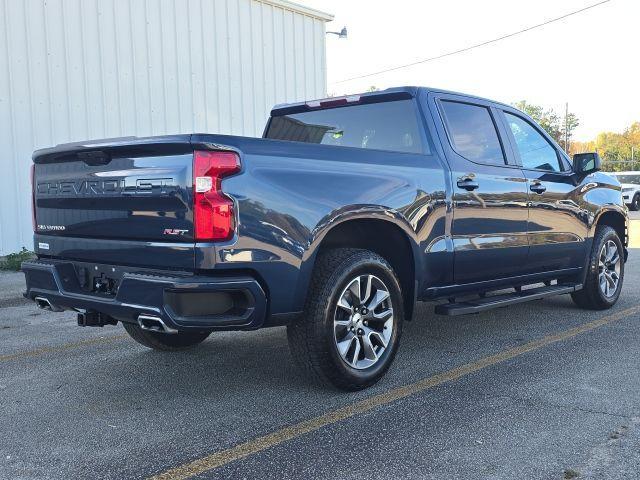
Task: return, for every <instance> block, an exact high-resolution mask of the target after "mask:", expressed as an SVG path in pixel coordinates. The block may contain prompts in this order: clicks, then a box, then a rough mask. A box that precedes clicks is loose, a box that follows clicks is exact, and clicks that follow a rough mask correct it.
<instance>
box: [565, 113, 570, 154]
mask: <svg viewBox="0 0 640 480" xmlns="http://www.w3.org/2000/svg"><path fill="white" fill-rule="evenodd" d="M564 151H565V152H566V154H567V155H569V102H565V104H564Z"/></svg>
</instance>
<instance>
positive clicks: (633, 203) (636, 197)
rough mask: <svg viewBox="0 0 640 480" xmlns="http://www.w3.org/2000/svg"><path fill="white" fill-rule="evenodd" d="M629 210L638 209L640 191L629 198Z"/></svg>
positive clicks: (639, 207)
mask: <svg viewBox="0 0 640 480" xmlns="http://www.w3.org/2000/svg"><path fill="white" fill-rule="evenodd" d="M629 210H632V211H634V212H637V211H638V210H640V193H636V194H635V195H634V196H633V199H632V200H631V205H629Z"/></svg>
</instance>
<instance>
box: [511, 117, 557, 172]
mask: <svg viewBox="0 0 640 480" xmlns="http://www.w3.org/2000/svg"><path fill="white" fill-rule="evenodd" d="M504 114H505V117H506V120H507V124H508V125H509V128H510V129H511V133H512V134H513V137H514V138H515V140H516V148H517V149H518V153H519V154H520V160H521V161H522V167H523V168H526V169H529V170H548V171H550V172H559V171H561V170H562V169H561V167H560V162H559V160H558V154H557V152H556V149H555V148H553V146H552V145H551V144H550V143H549V142H548V141H547V139H546V138H544V137H543V136H542V134H540V132H538V130H536V129H535V127H534V126H533V125H531V124H530V123H529V122H527V121H526V120H525V119H524V118H521V117H518V116H517V115H513V114H511V113H508V112H504Z"/></svg>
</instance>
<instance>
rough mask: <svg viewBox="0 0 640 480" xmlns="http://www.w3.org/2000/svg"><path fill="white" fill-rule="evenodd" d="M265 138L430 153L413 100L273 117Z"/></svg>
mask: <svg viewBox="0 0 640 480" xmlns="http://www.w3.org/2000/svg"><path fill="white" fill-rule="evenodd" d="M265 138H270V139H272V140H287V141H291V142H304V143H316V144H321V145H335V146H341V147H355V148H364V149H372V150H389V151H395V152H406V153H429V152H428V149H427V148H423V142H422V140H421V133H420V127H419V123H418V116H417V112H416V110H415V106H414V103H413V101H412V100H397V101H392V102H382V103H370V104H362V105H349V106H345V107H336V108H325V109H320V110H313V111H310V112H302V113H292V114H288V115H279V116H274V117H272V118H271V122H270V123H269V128H268V130H267V132H266V135H265Z"/></svg>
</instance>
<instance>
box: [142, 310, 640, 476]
mask: <svg viewBox="0 0 640 480" xmlns="http://www.w3.org/2000/svg"><path fill="white" fill-rule="evenodd" d="M639 312H640V306H635V307H631V308H627V309H626V310H621V311H619V312H615V313H612V314H610V315H607V316H605V317H602V318H600V319H599V320H595V321H593V322H589V323H585V324H583V325H580V326H579V327H575V328H571V329H569V330H565V331H562V332H560V333H556V334H553V335H549V336H547V337H543V338H541V339H539V340H534V341H532V342H529V343H525V344H524V345H521V346H519V347H515V348H511V349H508V350H504V351H502V352H499V353H496V354H495V355H491V356H488V357H484V358H482V359H480V360H478V361H475V362H471V363H467V364H465V365H462V366H460V367H457V368H454V369H452V370H449V371H447V372H444V373H440V374H437V375H434V376H432V377H428V378H424V379H422V380H419V381H417V382H415V383H411V384H409V385H405V386H403V387H399V388H394V389H392V390H389V391H387V392H385V393H381V394H379V395H375V396H373V397H370V398H367V399H365V400H361V401H359V402H356V403H353V404H351V405H347V406H344V407H341V408H338V409H337V410H333V411H330V412H328V413H325V414H324V415H320V416H319V417H315V418H312V419H310V420H305V421H303V422H300V423H297V424H295V425H291V426H289V427H285V428H283V429H281V430H277V431H275V432H273V433H269V434H268V435H264V436H262V437H258V438H255V439H253V440H249V441H247V442H244V443H241V444H238V445H236V446H234V447H231V448H229V449H226V450H221V451H218V452H214V453H212V454H210V455H207V456H205V457H202V458H199V459H197V460H194V461H192V462H189V463H186V464H184V465H180V466H178V467H175V468H172V469H170V470H167V471H165V472H163V473H160V474H158V475H155V476H153V477H151V480H182V479H186V478H191V477H193V476H195V475H200V474H202V473H205V472H208V471H210V470H213V469H216V468H219V467H221V466H223V465H226V464H228V463H231V462H234V461H236V460H240V459H242V458H245V457H247V456H249V455H253V454H255V453H258V452H261V451H263V450H266V449H268V448H271V447H274V446H276V445H280V444H281V443H284V442H286V441H288V440H292V439H294V438H297V437H300V436H302V435H305V434H307V433H310V432H313V431H314V430H318V429H320V428H322V427H326V426H327V425H332V424H334V423H337V422H340V421H342V420H345V419H347V418H350V417H353V416H355V415H359V414H361V413H364V412H367V411H369V410H371V409H373V408H376V407H379V406H381V405H386V404H389V403H391V402H395V401H397V400H400V399H403V398H406V397H408V396H410V395H414V394H416V393H420V392H423V391H425V390H428V389H430V388H433V387H436V386H438V385H441V384H443V383H447V382H451V381H453V380H457V379H459V378H461V377H464V376H465V375H469V374H471V373H474V372H477V371H478V370H482V369H483V368H487V367H490V366H492V365H496V364H498V363H502V362H505V361H507V360H510V359H512V358H515V357H518V356H520V355H523V354H525V353H527V352H531V351H533V350H538V349H540V348H542V347H545V346H547V345H550V344H552V343H556V342H560V341H562V340H567V339H569V338H572V337H575V336H577V335H580V334H582V333H586V332H590V331H592V330H595V329H596V328H599V327H601V326H603V325H606V324H608V323H611V322H614V321H616V320H620V319H622V318H626V317H628V316H630V315H633V314H636V313H639Z"/></svg>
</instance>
